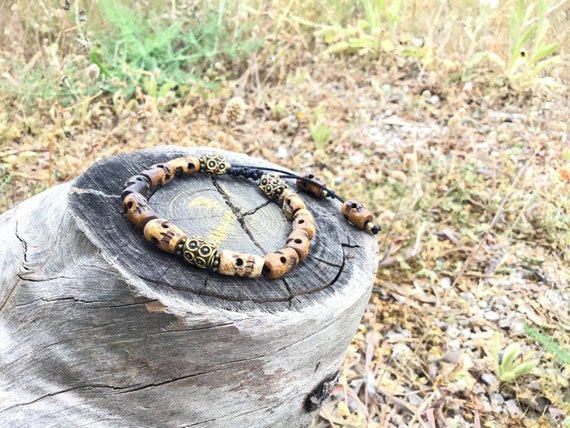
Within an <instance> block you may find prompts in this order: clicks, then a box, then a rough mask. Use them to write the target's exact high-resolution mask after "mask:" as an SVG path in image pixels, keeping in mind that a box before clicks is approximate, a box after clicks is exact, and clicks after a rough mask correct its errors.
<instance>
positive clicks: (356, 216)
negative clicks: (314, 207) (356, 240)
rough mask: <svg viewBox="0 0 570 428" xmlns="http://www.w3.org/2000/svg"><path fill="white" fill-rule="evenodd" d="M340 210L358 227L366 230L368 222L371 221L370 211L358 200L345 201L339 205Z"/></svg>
mask: <svg viewBox="0 0 570 428" xmlns="http://www.w3.org/2000/svg"><path fill="white" fill-rule="evenodd" d="M340 212H341V213H342V215H343V216H344V218H346V219H347V220H348V221H349V222H351V223H352V224H353V225H355V226H356V227H358V228H359V229H362V230H366V229H367V225H368V223H372V219H373V218H374V217H373V216H372V213H371V212H370V211H368V210H367V209H366V208H365V207H364V206H363V205H362V204H361V203H360V202H358V201H354V200H348V201H345V202H344V204H342V206H341V207H340Z"/></svg>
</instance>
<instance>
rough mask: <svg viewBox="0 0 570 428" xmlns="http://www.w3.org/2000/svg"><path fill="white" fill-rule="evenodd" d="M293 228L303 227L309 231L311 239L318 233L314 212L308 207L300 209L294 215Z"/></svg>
mask: <svg viewBox="0 0 570 428" xmlns="http://www.w3.org/2000/svg"><path fill="white" fill-rule="evenodd" d="M292 228H293V230H298V229H303V230H304V231H305V232H307V235H308V236H309V239H313V238H314V237H315V234H316V233H317V228H316V226H315V218H314V217H313V214H311V212H310V211H309V210H307V209H300V210H298V211H297V212H296V213H295V216H294V217H293V226H292Z"/></svg>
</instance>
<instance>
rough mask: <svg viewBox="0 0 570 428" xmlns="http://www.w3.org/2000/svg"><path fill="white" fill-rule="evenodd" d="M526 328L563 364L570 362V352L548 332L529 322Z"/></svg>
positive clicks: (527, 331)
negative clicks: (532, 325)
mask: <svg viewBox="0 0 570 428" xmlns="http://www.w3.org/2000/svg"><path fill="white" fill-rule="evenodd" d="M524 330H525V331H526V333H527V334H528V335H529V336H530V337H532V338H533V339H534V340H535V341H536V342H537V343H539V344H540V345H541V346H542V347H543V348H544V350H545V351H546V352H548V353H550V354H552V355H554V356H555V357H556V359H557V360H558V361H559V362H560V363H561V364H570V352H569V351H568V350H566V349H563V348H562V347H561V346H560V345H559V344H558V343H556V342H555V341H554V339H552V337H550V336H549V335H548V334H546V333H543V332H541V331H540V330H537V329H535V328H532V327H531V326H529V325H527V324H525V326H524Z"/></svg>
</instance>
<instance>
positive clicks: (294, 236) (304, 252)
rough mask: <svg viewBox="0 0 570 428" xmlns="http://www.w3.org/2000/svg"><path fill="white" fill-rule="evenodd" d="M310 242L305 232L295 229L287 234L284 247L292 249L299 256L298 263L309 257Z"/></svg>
mask: <svg viewBox="0 0 570 428" xmlns="http://www.w3.org/2000/svg"><path fill="white" fill-rule="evenodd" d="M310 245H311V241H310V239H309V235H308V234H307V231H306V230H303V229H297V230H294V231H293V232H291V233H290V234H289V236H288V237H287V242H286V243H285V247H287V248H293V249H294V250H295V251H297V254H298V255H299V261H302V260H305V259H306V258H307V256H308V255H309V246H310Z"/></svg>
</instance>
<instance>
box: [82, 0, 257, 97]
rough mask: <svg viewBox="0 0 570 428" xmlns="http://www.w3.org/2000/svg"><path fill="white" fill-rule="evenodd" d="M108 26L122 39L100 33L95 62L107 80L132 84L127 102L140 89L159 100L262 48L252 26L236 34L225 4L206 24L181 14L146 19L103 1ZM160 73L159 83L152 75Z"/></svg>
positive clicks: (208, 14) (208, 15)
mask: <svg viewBox="0 0 570 428" xmlns="http://www.w3.org/2000/svg"><path fill="white" fill-rule="evenodd" d="M101 9H102V12H103V14H104V16H105V18H106V20H107V23H108V24H109V25H110V26H111V27H112V28H114V29H115V30H116V31H117V37H113V38H111V37H109V36H108V34H105V33H101V34H99V42H100V45H101V50H100V52H97V53H95V52H92V54H91V58H92V61H93V62H94V63H96V64H97V65H98V66H99V67H100V68H101V71H102V72H103V73H104V74H105V75H106V76H107V77H111V76H113V77H117V78H118V79H119V80H120V81H126V82H127V89H126V93H127V97H130V96H131V95H132V94H133V93H134V91H135V88H136V87H142V88H143V90H145V93H147V94H148V95H151V96H155V95H156V94H158V92H162V93H166V92H168V91H169V90H170V89H172V88H174V87H176V86H178V85H182V86H184V85H185V84H187V83H188V82H189V81H191V80H196V79H200V78H202V77H203V74H206V73H207V71H208V70H209V69H211V67H213V66H214V65H215V64H216V63H217V62H218V61H226V60H234V61H235V60H237V59H238V58H239V57H245V56H247V55H248V54H249V53H251V52H253V51H254V50H256V49H257V48H258V47H259V46H260V42H258V41H256V40H254V39H252V38H248V37H247V36H246V35H245V34H246V30H247V26H244V27H243V28H241V29H240V30H239V31H238V30H236V31H234V32H232V28H231V26H230V20H229V16H230V13H231V12H232V11H229V10H227V8H226V7H225V2H221V3H220V4H219V7H218V8H217V9H216V10H214V11H207V10H206V11H204V16H205V19H204V18H202V19H200V20H198V19H197V18H191V17H184V18H178V17H177V16H176V15H172V16H166V17H164V16H162V15H160V16H159V15H158V14H157V13H156V12H153V11H149V12H148V13H147V14H146V15H143V13H142V12H139V11H137V10H132V9H130V8H129V7H127V6H125V5H122V4H120V3H118V2H115V1H109V0H107V1H103V2H101ZM154 70H160V73H159V74H158V75H156V76H155V79H154V80H153V79H148V75H149V73H152V72H153V71H154Z"/></svg>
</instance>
